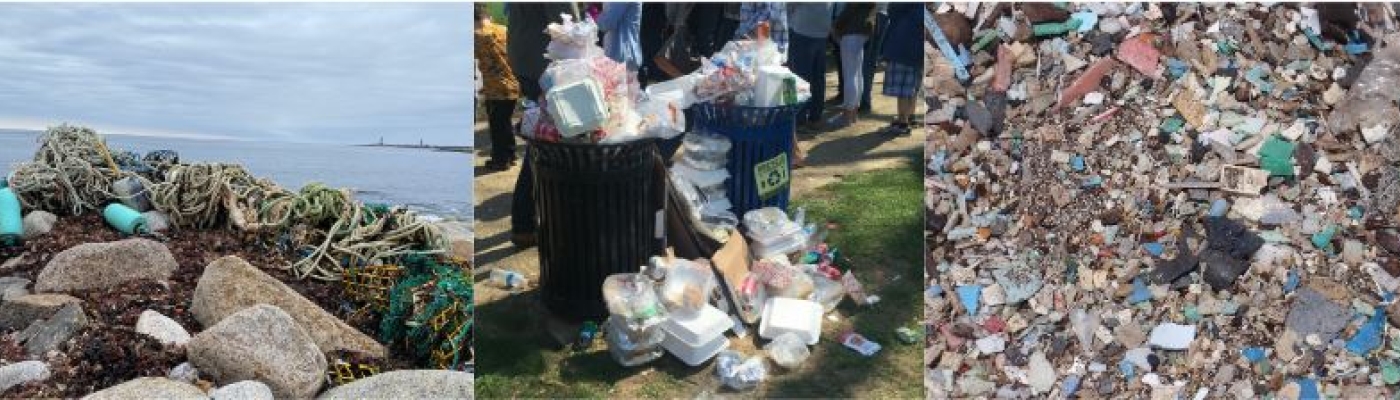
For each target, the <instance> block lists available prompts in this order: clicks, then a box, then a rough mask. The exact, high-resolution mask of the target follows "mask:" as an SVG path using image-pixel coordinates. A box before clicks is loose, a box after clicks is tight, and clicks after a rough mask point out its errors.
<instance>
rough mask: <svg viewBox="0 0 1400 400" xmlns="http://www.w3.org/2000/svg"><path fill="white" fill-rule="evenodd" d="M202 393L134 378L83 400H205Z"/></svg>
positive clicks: (165, 382)
mask: <svg viewBox="0 0 1400 400" xmlns="http://www.w3.org/2000/svg"><path fill="white" fill-rule="evenodd" d="M207 398H209V397H208V396H205V395H204V391H202V390H199V387H196V386H195V385H191V384H188V383H184V382H180V381H176V380H171V379H167V378H150V377H147V378H136V379H133V380H130V381H127V382H126V383H123V384H120V385H117V386H112V387H109V388H106V389H102V390H99V391H97V392H94V393H93V394H90V395H87V396H85V397H83V400H108V399H111V400H127V399H164V400H170V399H207Z"/></svg>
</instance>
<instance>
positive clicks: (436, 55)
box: [0, 4, 474, 145]
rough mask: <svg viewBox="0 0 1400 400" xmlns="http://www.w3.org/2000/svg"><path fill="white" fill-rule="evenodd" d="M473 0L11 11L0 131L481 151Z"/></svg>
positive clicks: (4, 43) (1, 29)
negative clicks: (476, 143)
mask: <svg viewBox="0 0 1400 400" xmlns="http://www.w3.org/2000/svg"><path fill="white" fill-rule="evenodd" d="M473 71H474V70H473V64H472V17H471V5H470V4H236V5H231V4H183V5H171V4H121V5H91V4H53V5H30V4H0V129H5V128H9V129H43V128H44V127H46V126H49V125H56V124H58V123H61V122H69V123H75V124H81V125H87V126H90V127H93V128H95V129H97V130H98V131H99V132H102V133H134V134H156V135H183V136H200V137H224V138H236V139H247V140H272V141H290V142H326V143H368V142H375V141H378V140H379V137H380V136H384V137H385V141H386V142H397V143H417V142H418V140H419V139H420V138H421V139H422V140H424V141H425V142H428V143H430V144H455V145H462V144H470V143H471V136H472V135H471V127H472V109H471V107H472V98H471V97H472V93H473V89H472V81H473Z"/></svg>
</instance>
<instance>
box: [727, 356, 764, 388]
mask: <svg viewBox="0 0 1400 400" xmlns="http://www.w3.org/2000/svg"><path fill="white" fill-rule="evenodd" d="M741 360H742V362H741ZM715 374H716V375H719V380H720V383H723V384H724V386H728V387H730V388H732V389H734V390H749V389H753V388H756V387H758V385H759V384H760V383H763V381H764V380H767V379H768V367H767V366H764V365H763V357H759V356H753V357H749V358H748V359H744V355H743V354H740V353H739V352H736V351H731V350H725V351H722V352H720V353H719V355H718V356H717V357H716V358H715Z"/></svg>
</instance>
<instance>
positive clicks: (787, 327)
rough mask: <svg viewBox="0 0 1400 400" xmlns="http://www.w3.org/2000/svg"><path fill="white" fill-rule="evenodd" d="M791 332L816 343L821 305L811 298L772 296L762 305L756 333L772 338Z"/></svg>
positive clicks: (820, 317)
mask: <svg viewBox="0 0 1400 400" xmlns="http://www.w3.org/2000/svg"><path fill="white" fill-rule="evenodd" d="M788 332H792V333H794V334H796V335H797V337H799V338H802V340H805V341H806V342H807V345H808V346H811V345H815V344H817V339H820V338H821V335H822V305H821V303H817V302H815V301H811V300H799V299H792V298H787V297H773V298H770V299H768V302H767V303H764V305H763V322H761V323H759V325H758V335H759V336H762V337H763V338H765V339H774V338H777V337H778V336H780V335H782V334H784V333H788Z"/></svg>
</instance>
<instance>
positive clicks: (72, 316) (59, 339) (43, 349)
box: [15, 303, 88, 358]
mask: <svg viewBox="0 0 1400 400" xmlns="http://www.w3.org/2000/svg"><path fill="white" fill-rule="evenodd" d="M87 325H88V318H87V314H84V313H83V308H82V307H81V306H80V305H78V304H76V303H73V304H68V305H66V306H63V308H62V309H60V310H58V312H57V313H54V315H53V317H52V318H49V319H47V320H43V321H36V322H34V323H33V324H31V325H29V327H28V328H25V329H24V330H23V331H20V333H19V334H18V335H16V336H15V339H16V340H17V341H19V342H20V343H24V350H25V352H26V353H28V355H29V357H30V358H43V357H44V355H45V354H48V352H50V351H53V350H57V349H58V346H59V345H61V344H63V342H66V341H68V339H70V338H72V337H73V334H75V333H77V332H78V330H79V329H83V327H86V326H87Z"/></svg>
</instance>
